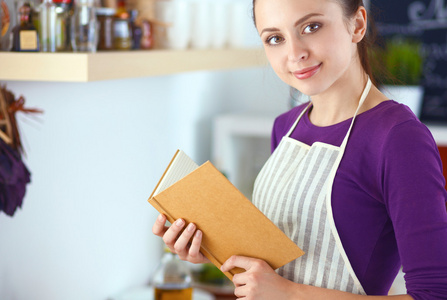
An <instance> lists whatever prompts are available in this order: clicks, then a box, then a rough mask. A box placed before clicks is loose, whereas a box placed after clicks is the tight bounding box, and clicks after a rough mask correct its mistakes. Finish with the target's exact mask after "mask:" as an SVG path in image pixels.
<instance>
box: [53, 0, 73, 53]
mask: <svg viewBox="0 0 447 300" xmlns="http://www.w3.org/2000/svg"><path fill="white" fill-rule="evenodd" d="M53 1H54V3H55V4H56V51H66V50H67V49H68V44H69V40H68V35H69V27H68V25H69V23H70V20H69V8H70V3H71V0H53Z"/></svg>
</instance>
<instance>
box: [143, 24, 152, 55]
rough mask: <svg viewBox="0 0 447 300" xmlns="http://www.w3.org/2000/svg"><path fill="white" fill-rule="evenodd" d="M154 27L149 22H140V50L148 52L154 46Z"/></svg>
mask: <svg viewBox="0 0 447 300" xmlns="http://www.w3.org/2000/svg"><path fill="white" fill-rule="evenodd" d="M153 28H154V26H153V25H152V23H151V22H150V21H149V20H143V21H142V22H141V33H142V36H141V40H140V49H143V50H149V49H152V47H153V46H154V31H153Z"/></svg>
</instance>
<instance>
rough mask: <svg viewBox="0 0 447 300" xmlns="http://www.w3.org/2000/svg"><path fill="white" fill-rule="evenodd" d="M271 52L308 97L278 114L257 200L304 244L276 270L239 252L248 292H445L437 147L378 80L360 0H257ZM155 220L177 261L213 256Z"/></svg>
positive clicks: (272, 295) (233, 262) (193, 234)
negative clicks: (402, 282)
mask: <svg viewBox="0 0 447 300" xmlns="http://www.w3.org/2000/svg"><path fill="white" fill-rule="evenodd" d="M253 12H254V17H255V24H256V28H257V30H258V32H259V35H260V37H261V39H262V41H263V43H264V48H265V51H266V54H267V58H268V60H269V62H270V64H271V66H272V68H273V69H274V71H275V72H276V74H277V75H278V76H279V77H280V78H281V79H282V80H283V81H284V82H286V83H287V84H289V85H290V86H292V87H294V88H296V89H298V90H299V91H301V92H302V93H304V94H306V95H309V96H311V101H310V103H309V104H304V105H301V106H299V107H296V108H294V109H292V110H290V111H289V112H287V113H285V114H283V115H281V116H279V117H278V118H277V119H276V120H275V124H274V127H273V134H272V149H273V150H274V151H273V154H272V156H271V157H270V158H269V160H268V161H267V163H266V165H265V166H264V168H263V169H262V170H261V172H260V174H259V175H258V177H257V179H256V183H255V189H254V193H253V203H254V204H255V205H256V206H257V207H258V208H259V209H260V210H261V211H262V212H263V213H264V214H265V215H266V216H267V217H269V218H270V219H271V220H272V221H273V222H274V223H276V224H277V225H278V227H279V228H280V229H281V230H283V231H284V232H285V233H286V234H287V235H288V236H289V237H290V238H291V239H292V240H293V241H295V242H296V243H297V244H298V245H299V246H300V247H301V248H302V249H303V250H304V251H305V252H306V255H304V256H303V257H301V258H298V259H297V260H295V261H293V262H291V263H289V264H287V265H286V266H284V267H282V268H280V269H279V270H277V271H276V272H275V271H274V270H272V269H271V268H270V267H269V266H268V264H267V263H265V262H263V261H261V260H257V259H254V258H248V257H241V256H233V257H231V258H230V259H228V261H226V262H225V263H224V265H223V266H222V271H228V270H230V269H232V268H233V267H240V268H243V269H245V270H246V272H244V273H241V274H238V275H236V276H234V279H233V282H234V284H235V286H236V288H235V295H236V296H237V297H239V298H241V299H256V300H259V299H360V298H364V297H369V296H366V295H382V296H375V297H376V298H378V299H380V298H384V297H390V296H386V295H387V292H388V290H389V288H390V286H391V284H392V282H393V280H394V278H395V276H396V274H397V272H398V270H399V268H400V266H401V265H402V266H403V271H404V272H405V273H406V275H405V279H406V284H407V291H408V294H407V295H399V296H393V297H394V298H396V299H447V254H446V252H445V249H447V213H446V210H445V201H446V199H447V192H446V190H445V189H444V185H445V181H444V178H443V176H442V166H441V161H440V158H439V153H438V151H437V147H436V144H435V142H434V140H433V138H432V136H431V134H430V132H429V131H428V129H427V128H426V127H425V126H424V125H423V124H421V123H420V122H419V120H418V119H417V118H416V116H414V115H413V114H412V113H411V111H410V110H409V109H408V108H407V107H406V106H403V105H401V104H398V103H397V102H395V101H392V100H388V99H387V98H386V97H385V96H384V95H383V94H382V93H381V92H380V91H379V90H378V89H377V88H376V87H375V86H374V85H373V84H372V83H371V80H370V78H371V77H372V74H370V67H369V63H368V59H367V53H366V50H367V46H366V43H367V41H365V39H366V37H365V35H366V30H367V13H366V10H365V8H364V7H363V4H362V1H361V0H356V1H353V0H256V1H253ZM165 221H166V218H165V217H164V216H163V215H160V216H159V218H158V219H157V221H156V223H155V224H154V227H153V232H154V233H155V234H156V235H159V236H162V237H163V240H164V242H165V243H166V244H167V245H168V247H169V248H170V249H171V250H173V251H175V252H176V253H178V255H179V256H180V258H182V259H184V260H188V261H190V262H194V263H201V262H206V261H207V259H206V258H205V257H204V256H203V255H202V254H201V253H200V251H199V248H200V243H201V237H202V233H201V231H200V230H197V228H196V226H195V225H194V224H193V223H190V224H189V225H188V227H187V230H185V231H183V233H181V230H182V229H183V227H184V226H185V222H184V221H183V220H182V219H179V220H177V221H176V222H175V223H174V225H173V226H170V227H166V226H165Z"/></svg>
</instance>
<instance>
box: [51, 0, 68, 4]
mask: <svg viewBox="0 0 447 300" xmlns="http://www.w3.org/2000/svg"><path fill="white" fill-rule="evenodd" d="M53 2H54V3H64V4H70V3H71V0H53Z"/></svg>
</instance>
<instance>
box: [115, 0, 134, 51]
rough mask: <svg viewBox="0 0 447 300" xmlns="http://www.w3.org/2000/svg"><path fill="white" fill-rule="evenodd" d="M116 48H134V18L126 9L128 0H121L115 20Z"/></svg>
mask: <svg viewBox="0 0 447 300" xmlns="http://www.w3.org/2000/svg"><path fill="white" fill-rule="evenodd" d="M113 27H114V33H115V43H114V44H115V49H116V50H130V49H132V20H131V18H130V14H129V12H128V11H127V10H126V1H124V0H119V1H118V7H117V11H116V15H115V20H114V25H113Z"/></svg>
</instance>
